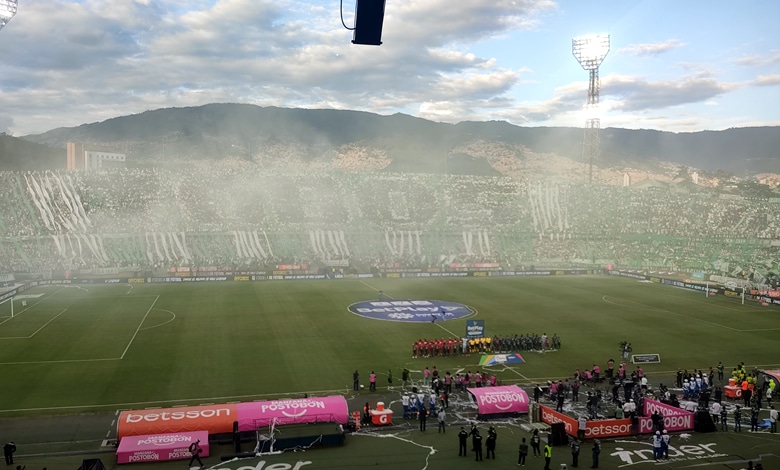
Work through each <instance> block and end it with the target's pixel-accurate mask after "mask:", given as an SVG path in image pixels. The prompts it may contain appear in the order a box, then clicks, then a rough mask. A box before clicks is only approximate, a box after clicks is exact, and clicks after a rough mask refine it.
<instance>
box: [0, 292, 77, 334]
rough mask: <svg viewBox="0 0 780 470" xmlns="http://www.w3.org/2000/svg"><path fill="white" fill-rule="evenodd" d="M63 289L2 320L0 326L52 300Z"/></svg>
mask: <svg viewBox="0 0 780 470" xmlns="http://www.w3.org/2000/svg"><path fill="white" fill-rule="evenodd" d="M64 289H65V288H64V287H62V288H60V290H58V291H57V292H55V293H53V294H52V295H49V296H46V297H44V298H42V299H41V300H39V301H37V302H35V303H34V304H32V305H30V306H28V307H27V308H25V309H23V310H22V311H20V312H19V313H17V314H16V315H14V316H13V317H8V318H7V319H5V320H3V321H0V325H2V324H3V323H5V322H7V321H10V320H13V319H14V318H16V317H18V316H19V315H21V314H23V313H24V312H26V311H28V310H30V309H31V308H33V307H35V306H36V305H38V304H39V303H41V302H45V301H47V300H49V299H50V298H52V297H54V296H55V295H57V294H59V293H60V292H62V291H63V290H64ZM11 302H13V300H11Z"/></svg>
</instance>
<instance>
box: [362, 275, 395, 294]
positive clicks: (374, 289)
mask: <svg viewBox="0 0 780 470" xmlns="http://www.w3.org/2000/svg"><path fill="white" fill-rule="evenodd" d="M360 283H361V284H363V285H364V286H366V287H368V288H369V289H371V290H373V291H375V292H382V291H381V290H379V289H377V288H376V287H374V286H372V285H371V284H369V283H367V282H366V281H364V280H362V279H361V280H360ZM382 293H383V294H384V292H382ZM384 296H385V297H387V298H388V299H392V297H390V296H389V295H387V294H384Z"/></svg>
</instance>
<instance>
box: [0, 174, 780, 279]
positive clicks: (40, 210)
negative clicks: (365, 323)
mask: <svg viewBox="0 0 780 470" xmlns="http://www.w3.org/2000/svg"><path fill="white" fill-rule="evenodd" d="M779 255H780V199H751V198H745V197H740V196H735V195H733V194H720V193H716V192H714V191H706V190H702V191H698V192H688V191H680V192H674V191H670V190H668V189H662V188H656V187H652V186H651V187H648V188H646V189H635V188H630V187H629V188H623V187H608V186H598V185H594V186H588V185H583V184H579V183H561V182H551V181H534V182H527V181H520V180H516V179H511V178H503V177H477V176H464V175H430V174H397V173H369V172H350V171H320V172H311V171H300V170H294V169H290V170H286V171H282V172H280V171H279V170H278V169H275V170H273V171H270V170H263V169H259V168H258V167H257V166H255V165H252V164H249V163H244V162H237V161H228V162H222V163H214V162H210V163H209V164H208V165H206V164H198V163H193V164H191V165H188V166H187V167H186V168H175V169H168V168H128V169H114V170H110V171H93V172H51V171H49V172H26V173H21V172H0V260H1V261H2V264H3V266H4V267H5V270H6V271H7V272H16V273H41V272H46V271H52V270H69V269H91V268H109V267H119V268H134V269H147V268H151V267H157V268H160V267H170V266H202V265H212V266H213V265H225V266H227V265H230V266H246V267H252V266H267V265H275V264H302V263H303V264H308V265H310V266H318V265H320V266H324V265H330V266H346V265H351V266H353V267H355V266H357V267H360V268H361V269H368V268H372V267H374V268H375V267H377V266H388V265H392V266H398V267H422V268H425V267H437V266H445V265H450V264H451V263H500V264H501V265H502V266H513V267H514V266H534V265H535V266H545V267H550V268H552V267H593V266H603V265H606V264H613V265H616V266H620V267H624V268H646V269H665V270H679V271H688V272H691V271H701V272H707V273H718V274H722V273H727V274H729V275H736V274H737V273H741V274H742V275H745V274H746V273H747V274H748V275H751V276H754V277H755V278H766V277H768V276H772V275H773V273H774V274H775V275H776V273H778V271H779V270H780V269H779V268H780V266H778V264H779V263H780V256H779Z"/></svg>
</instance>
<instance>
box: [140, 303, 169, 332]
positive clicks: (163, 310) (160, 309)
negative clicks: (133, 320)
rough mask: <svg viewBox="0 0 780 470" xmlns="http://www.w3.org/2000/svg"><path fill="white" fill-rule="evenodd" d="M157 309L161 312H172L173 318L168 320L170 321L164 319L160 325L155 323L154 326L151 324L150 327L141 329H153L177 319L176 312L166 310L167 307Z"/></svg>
mask: <svg viewBox="0 0 780 470" xmlns="http://www.w3.org/2000/svg"><path fill="white" fill-rule="evenodd" d="M155 310H159V311H161V312H168V313H170V314H171V319H170V320H168V321H164V322H162V323H160V324H159V325H154V326H149V327H146V328H141V331H146V330H151V329H152V328H157V327H160V326H163V325H167V324H168V323H170V322H172V321H173V320H176V314H175V313H173V312H171V311H170V310H165V309H162V308H156V309H155Z"/></svg>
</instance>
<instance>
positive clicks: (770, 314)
mask: <svg viewBox="0 0 780 470" xmlns="http://www.w3.org/2000/svg"><path fill="white" fill-rule="evenodd" d="M377 290H383V291H384V292H385V293H386V294H387V295H388V296H391V297H392V298H394V299H418V300H420V299H437V300H446V301H454V302H460V303H463V304H466V305H468V306H470V307H472V308H473V309H475V310H476V312H477V313H476V315H475V316H473V317H472V318H475V319H484V320H485V326H486V332H487V334H488V335H509V334H515V333H516V334H523V333H532V332H536V333H540V334H541V333H543V332H546V333H547V334H548V335H552V334H553V333H556V334H558V335H559V336H560V337H561V338H562V342H563V346H562V349H561V350H560V351H556V352H552V353H548V354H538V353H530V352H525V353H523V356H524V358H525V359H526V364H522V365H519V366H516V367H512V368H506V369H503V370H501V371H500V372H499V373H498V374H497V375H498V376H499V379H500V380H502V381H503V382H504V383H521V384H530V383H534V382H537V381H543V380H547V379H548V378H560V377H564V376H569V375H570V374H571V373H572V372H573V371H574V370H575V369H577V368H580V369H583V368H589V367H591V366H592V365H593V364H594V363H598V364H599V365H601V366H602V367H604V365H605V364H606V361H607V360H608V359H610V358H614V359H616V360H617V359H619V352H618V343H619V342H620V341H623V340H626V341H629V342H631V343H632V345H633V347H634V353H635V354H639V353H658V354H660V355H661V363H660V364H650V365H647V366H645V370H646V371H647V372H648V373H649V374H651V375H656V376H669V377H671V376H672V375H673V372H674V371H676V370H677V368H678V367H679V368H684V369H693V368H708V367H710V366H715V365H716V364H717V363H718V361H723V363H724V364H726V366H727V368H731V367H733V365H735V364H737V363H739V362H743V361H744V362H745V363H746V364H748V365H749V366H753V365H757V366H760V367H767V368H773V367H774V368H777V367H780V352H778V351H779V350H780V348H779V346H780V339H779V338H780V310H777V309H774V308H771V307H769V308H767V307H760V306H758V305H756V304H746V305H741V304H740V302H739V301H738V300H729V299H726V298H724V297H705V296H704V295H703V294H702V293H696V292H692V291H687V290H681V289H675V288H670V287H667V286H661V285H657V284H652V283H640V282H637V281H635V280H630V279H623V278H612V277H606V276H582V277H550V278H485V279H481V278H464V279H425V280H419V279H415V280H405V279H393V280H389V279H388V280H384V279H369V280H367V281H365V282H364V281H358V280H341V281H331V282H329V281H294V282H293V281H288V282H281V281H279V282H277V281H269V282H257V283H199V284H177V285H171V284H155V285H151V284H149V285H147V284H142V285H133V286H132V287H131V286H128V285H105V286H103V285H101V286H97V285H86V286H85V287H83V288H82V287H72V286H68V287H64V286H49V287H39V288H35V289H33V290H30V291H27V292H25V295H29V294H42V295H41V296H40V297H37V298H30V299H27V304H28V305H27V307H24V308H23V307H22V306H21V302H20V301H18V300H17V301H16V303H15V309H14V310H15V316H14V317H13V318H9V315H10V305H9V304H8V303H6V304H3V305H2V306H0V308H2V311H0V374H2V376H3V377H4V378H6V381H5V385H4V386H3V387H2V389H1V390H2V391H1V392H0V397H1V399H0V418H13V417H24V416H28V417H29V416H32V415H52V414H71V413H84V412H105V411H114V410H117V409H128V408H145V407H152V406H174V405H180V404H199V403H205V402H227V401H236V400H253V399H260V398H268V399H273V398H278V397H282V396H300V395H303V394H304V393H308V394H310V395H312V394H314V395H317V394H323V395H324V394H334V393H344V394H351V393H352V392H351V379H352V371H354V370H355V369H358V370H359V371H360V373H361V378H362V379H363V380H364V381H367V377H368V374H369V372H371V370H375V371H376V372H377V373H379V374H380V377H382V379H381V380H380V385H385V384H386V381H385V380H384V379H383V377H384V375H385V374H386V373H387V371H388V370H392V371H393V374H394V376H395V377H397V378H398V377H400V372H401V370H402V369H403V368H404V367H406V368H409V369H410V370H412V371H413V372H415V373H416V374H417V375H416V377H419V371H421V370H422V369H423V368H424V367H426V366H428V367H432V366H434V365H436V366H437V367H438V368H439V369H440V370H451V371H453V372H454V371H456V370H476V369H478V366H477V363H478V360H479V357H478V356H473V355H472V356H471V357H460V356H457V357H452V358H436V359H435V360H434V359H412V358H411V345H412V343H413V342H414V341H415V340H417V339H419V338H442V337H450V336H458V337H460V336H463V335H464V334H465V323H466V321H465V320H463V319H461V320H454V321H448V322H441V323H440V322H437V323H433V324H432V323H403V322H389V321H378V320H372V319H366V318H362V317H358V316H356V315H354V314H352V313H350V312H349V311H348V310H347V306H348V305H350V304H352V303H354V302H359V301H363V300H375V299H376V296H377ZM631 369H632V368H630V370H631ZM361 393H367V392H361ZM0 422H1V421H0ZM434 432H435V429H434ZM518 435H519V434H518ZM0 437H2V436H0ZM364 439H369V438H364ZM450 439H451V440H453V445H454V435H453V437H451V438H450ZM779 442H780V441H778V440H777V439H775V440H774V441H773V442H771V444H770V445H771V446H774V447H771V449H773V452H774V453H777V454H780V451H778V443H779ZM369 447H370V446H369ZM514 447H515V445H514V444H513V446H512V452H511V454H512V455H514V450H513V449H514ZM345 449H346V448H345ZM347 451H348V450H342V449H340V450H336V451H330V450H323V451H316V452H317V453H323V452H328V453H329V452H335V453H342V452H347ZM393 452H395V451H393ZM559 452H564V450H561V451H559ZM422 454H425V451H424V452H422ZM322 455H324V454H322ZM328 455H332V454H328ZM510 457H511V456H510ZM423 459H424V457H423ZM510 460H511V458H510ZM282 461H284V460H282ZM214 463H216V461H215V462H214ZM170 465H173V466H176V465H177V464H175V463H174V464H170ZM512 465H513V466H514V464H512ZM542 465H543V464H542V463H539V464H538V465H537V467H539V468H541V466H542ZM54 468H56V466H55V467H54ZM147 468H152V467H147ZM320 468H323V467H320ZM328 468H339V466H338V465H337V464H334V465H333V466H331V467H328ZM388 468H389V467H388ZM420 468H422V467H421V466H420ZM435 468H443V467H435ZM450 468H451V466H450ZM456 468H457V467H456ZM556 468H557V467H556ZM606 468H610V467H606ZM615 468H617V467H615ZM723 468H741V467H738V466H735V467H723Z"/></svg>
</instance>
